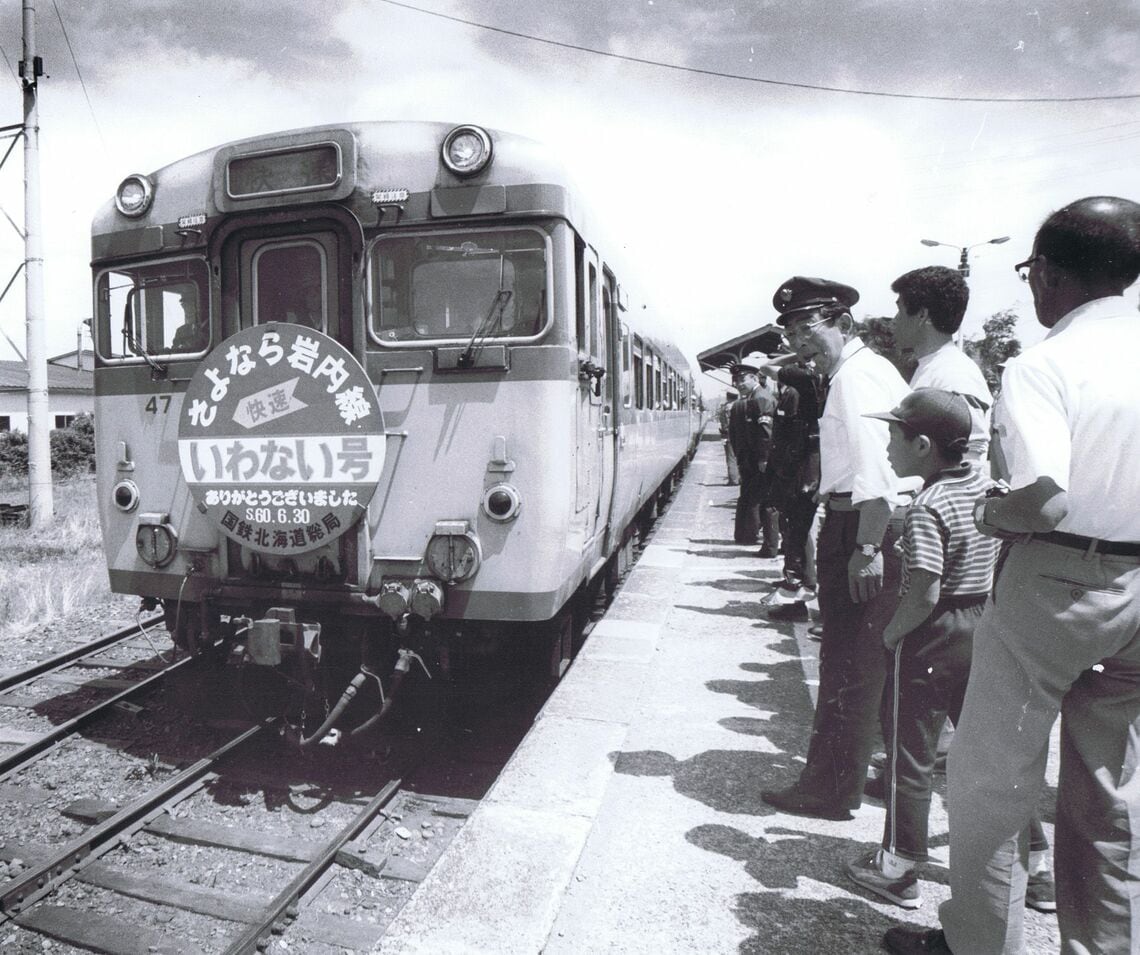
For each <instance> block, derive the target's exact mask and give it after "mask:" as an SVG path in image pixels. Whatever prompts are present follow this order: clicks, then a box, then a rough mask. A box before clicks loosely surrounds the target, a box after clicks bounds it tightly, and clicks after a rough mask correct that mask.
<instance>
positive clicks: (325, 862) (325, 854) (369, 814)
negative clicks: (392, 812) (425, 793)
mask: <svg viewBox="0 0 1140 955" xmlns="http://www.w3.org/2000/svg"><path fill="white" fill-rule="evenodd" d="M402 783H403V779H402V778H398V779H393V780H391V781H390V782H389V783H387V784H386V785H385V786H384V788H383V789H381V790H380V792H378V793H377V794H376V795H375V796H374V797H373V798H372V799H371V800H370V801H369V803H368V805H367V806H365V807H364V808H363V809H362V810H360V812H359V813H357V814H356V816H355V817H354V818H353V820H352V821H351V822H350V823H349V824H348V825H347V826H345V827H344V828H343V829H342V830H341V831H340V832H339V833H337V835H336V836H334V837H333V839H332V840H330V841H329V842H328V843H327V844H326V845H325V848H324V849H322V850H321V852H320V854H319V855H318V856H317V857H316V858H315V859H313V861H312V862H310V863H309V864H308V865H306V866H305V868H304V869H302V870H301V871H300V872H299V873H298V874H297V875H296V876H295V877H294V878H293V880H292V881H291V882H290V883H289V884H288V885H287V886H286V887H285V888H284V889H282V890H281V891H280V892H279V893H278V894H277V896H276V897H275V898H274V899H273V901H272V902H270V903H269V905H268V906H267V907H266V909H265V917H264V918H263V919H262V921H261V922H259V923H256V924H253V925H250V926H249V927H248V928H247V929H246V930H245V931H243V932H242V934H241V935H240V936H238V938H237V939H236V940H235V941H234V942H232V943H231V944H230V946H229V948H227V949H226V955H247V953H251V952H256V951H258V950H259V947H260V945H261V942H262V939H264V938H265V937H266V936H267V935H269V934H270V933H271V932H272V931H273V928H274V926H275V925H277V923H278V922H280V921H281V919H282V917H283V916H285V915H287V914H289V915H295V914H296V906H297V903H298V902H299V901H300V899H301V896H303V895H304V894H305V893H306V892H307V891H308V890H309V889H310V888H311V887H312V886H313V884H314V883H316V882H317V881H318V880H319V879H320V878H321V876H322V875H324V873H325V872H326V871H328V869H329V868H330V867H331V866H332V864H333V863H334V862H335V861H336V856H337V853H338V852H340V850H341V849H343V848H344V847H345V845H347V844H348V843H349V842H351V841H352V840H353V839H355V838H356V837H357V836H358V835H359V834H360V833H361V832H363V831H364V829H365V828H367V826H368V824H369V823H371V822H372V820H373V819H375V818H376V816H377V815H378V814H379V813H380V811H381V810H382V809H383V808H384V807H385V806H386V805H387V804H388V803H389V802H391V801H392V799H393V798H394V797H395V796H396V794H397V793H398V792H399V791H400V786H401V784H402Z"/></svg>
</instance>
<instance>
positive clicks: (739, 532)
mask: <svg viewBox="0 0 1140 955" xmlns="http://www.w3.org/2000/svg"><path fill="white" fill-rule="evenodd" d="M732 375H733V381H734V382H735V383H736V385H737V390H738V391H739V392H740V397H739V398H738V399H737V400H736V401H734V402H733V404H732V408H731V410H730V411H729V416H728V440H729V442H730V443H731V444H732V450H733V453H734V454H735V455H736V465H737V467H738V468H739V469H740V497H739V498H737V501H736V521H735V527H734V529H733V540H734V541H736V543H738V544H754V543H756V540H757V537H758V536H759V534H760V531H761V528H763V532H764V550H767V549H768V547H772V548H773V549H775V547H776V543H775V540H774V539H773V538H774V536H775V535H776V534H778V530H777V528H776V527H775V526H774V525H775V523H776V518H775V515H774V514H773V515H769V514H768V513H767V512H768V510H769V508H767V507H765V506H764V505H765V503H766V499H767V493H768V492H767V487H766V482H765V477H764V472H765V470H766V469H767V467H768V454H769V452H770V451H771V449H772V421H773V419H774V417H775V414H776V402H775V400H774V399H773V397H772V396H771V394H770V393H769V392H768V391H767V389H765V388H764V387H763V386H762V385H761V384H760V371H759V367H758V366H757V365H755V364H750V363H745V362H740V363H738V364H736V365H734V366H733V369H732Z"/></svg>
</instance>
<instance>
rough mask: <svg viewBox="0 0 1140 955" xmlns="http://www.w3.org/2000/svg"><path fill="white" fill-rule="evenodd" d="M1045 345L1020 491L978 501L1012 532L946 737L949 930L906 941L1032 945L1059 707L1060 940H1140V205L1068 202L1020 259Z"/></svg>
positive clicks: (900, 948) (1015, 384)
mask: <svg viewBox="0 0 1140 955" xmlns="http://www.w3.org/2000/svg"><path fill="white" fill-rule="evenodd" d="M1016 268H1017V270H1018V273H1019V274H1020V275H1021V277H1022V278H1023V279H1025V280H1026V281H1028V283H1029V287H1030V289H1031V290H1032V292H1033V300H1034V305H1035V307H1036V311H1037V318H1038V321H1039V322H1040V323H1041V324H1042V325H1044V326H1045V327H1046V328H1048V329H1050V331H1049V334H1048V335H1047V336H1046V337H1045V339H1044V341H1042V342H1041V343H1040V344H1038V345H1035V346H1034V347H1032V348H1030V349H1028V350H1027V351H1026V352H1024V353H1023V354H1021V355H1019V356H1017V357H1016V358H1013V359H1011V360H1010V361H1009V362H1008V363H1007V364H1006V368H1005V373H1004V374H1003V376H1002V392H1001V396H1000V398H999V400H998V403H997V406H996V408H995V410H994V444H995V446H994V448H993V454H992V457H993V459H994V462H995V465H997V467H998V469H999V472H1000V473H999V476H1000V477H1003V478H1005V479H1006V481H1007V482H1008V484H1009V486H1010V488H1012V490H1011V491H1010V492H1009V493H1008V494H1007V495H1005V496H1004V497H1000V496H999V497H986V498H983V499H981V500H980V501H978V503H977V504H976V505H975V509H974V520H975V523H976V524H977V526H978V529H979V530H981V531H982V532H983V533H989V534H991V535H993V536H999V537H1004V538H1007V539H1008V540H1009V541H1010V543H1009V545H1008V550H1007V551H1006V553H1005V556H1004V559H1003V560H999V565H998V570H997V573H996V575H995V581H994V591H993V595H992V598H991V600H990V602H989V603H988V604H987V605H986V610H985V613H984V615H983V617H982V620H981V622H980V623H979V625H978V628H977V631H976V632H975V635H974V662H973V668H972V670H971V675H970V683H969V688H968V689H967V691H966V702H965V706H964V709H963V713H962V720H961V725H960V726H959V727H958V730H957V732H956V734H955V739H954V743H953V745H952V747H951V750H950V765H949V773H948V778H949V794H948V802H949V811H950V885H951V890H952V897H951V898H950V900H949V901H948V902H946V903H944V904H943V905H942V907H941V909H940V911H939V916H940V918H941V921H942V929H940V930H930V931H914V930H910V929H905V928H894V929H891V930H890V931H888V932H887V934H886V937H885V938H884V945H885V946H886V947H887V949H888V950H890V951H892V952H896V953H911V952H941V953H946V952H957V953H958V955H988V953H999V952H1000V953H1019V952H1021V951H1022V950H1023V948H1024V937H1023V935H1024V929H1023V908H1022V901H1023V898H1024V894H1025V886H1026V882H1027V868H1028V864H1029V861H1030V859H1029V847H1028V839H1027V835H1026V824H1027V823H1028V821H1029V819H1030V817H1031V815H1032V813H1033V811H1034V809H1035V807H1036V805H1037V801H1038V798H1039V796H1040V794H1041V789H1042V787H1043V786H1044V781H1045V780H1044V776H1045V764H1046V761H1047V759H1048V753H1049V734H1050V731H1051V729H1052V727H1053V724H1054V722H1055V721H1056V718H1057V714H1058V713H1061V714H1062V716H1063V719H1062V720H1061V765H1060V781H1059V785H1058V791H1057V818H1056V831H1055V849H1054V859H1055V863H1056V864H1055V867H1054V871H1055V878H1056V886H1057V918H1058V924H1059V926H1060V930H1061V949H1062V951H1064V952H1066V953H1080V955H1092V953H1097V955H1115V953H1122V955H1123V953H1133V952H1136V951H1140V775H1138V774H1137V767H1138V766H1140V468H1137V466H1136V463H1137V449H1138V448H1140V376H1138V375H1137V356H1138V355H1140V315H1137V313H1136V309H1135V306H1134V304H1133V303H1131V302H1129V301H1127V300H1126V299H1125V298H1124V297H1123V293H1124V291H1125V290H1126V289H1127V288H1128V287H1129V286H1130V285H1132V283H1133V282H1135V281H1136V278H1137V276H1140V205H1138V204H1137V203H1134V202H1131V201H1129V200H1126V199H1118V198H1114V197H1104V196H1101V197H1091V198H1087V199H1081V200H1078V201H1077V202H1074V203H1071V204H1070V205H1068V206H1066V207H1065V208H1063V209H1061V210H1059V211H1058V212H1055V213H1053V215H1051V216H1050V217H1049V218H1048V219H1046V221H1045V223H1044V224H1043V225H1042V226H1041V228H1040V229H1039V230H1038V232H1037V237H1036V240H1035V241H1034V244H1033V254H1032V255H1031V256H1030V257H1029V258H1028V259H1026V261H1024V262H1022V263H1020V264H1019V265H1017V266H1016Z"/></svg>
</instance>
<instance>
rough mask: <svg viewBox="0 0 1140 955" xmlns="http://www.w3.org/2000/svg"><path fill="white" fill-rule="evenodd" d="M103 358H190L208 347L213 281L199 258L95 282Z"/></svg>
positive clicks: (117, 272)
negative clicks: (159, 356)
mask: <svg viewBox="0 0 1140 955" xmlns="http://www.w3.org/2000/svg"><path fill="white" fill-rule="evenodd" d="M96 300H97V305H98V316H97V326H96V339H97V345H98V348H99V355H100V356H101V357H102V358H105V359H124V358H140V359H145V358H148V357H150V356H152V355H165V356H177V355H192V354H200V353H202V352H204V351H205V350H206V349H207V348H208V347H209V345H210V317H209V277H208V273H207V270H206V263H205V262H204V261H202V260H201V259H182V260H175V261H167V262H159V263H151V264H148V265H140V266H137V267H127V268H118V269H109V270H108V271H106V272H103V273H101V274H100V275H99V278H98V281H97V283H96Z"/></svg>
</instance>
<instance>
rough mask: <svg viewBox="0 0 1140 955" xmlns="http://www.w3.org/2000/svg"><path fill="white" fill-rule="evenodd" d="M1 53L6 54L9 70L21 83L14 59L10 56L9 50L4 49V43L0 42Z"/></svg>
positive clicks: (5, 59)
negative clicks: (13, 62) (13, 63)
mask: <svg viewBox="0 0 1140 955" xmlns="http://www.w3.org/2000/svg"><path fill="white" fill-rule="evenodd" d="M0 53H2V54H3V55H4V62H5V64H7V66H8V72H10V73H11V74H12V79H14V80H15V81H16V82H17V83H19V82H20V77H19V76H17V75H16V68H15V67H14V66H13V65H12V60H11V59H10V58H9V56H8V51H7V50H6V49H4V44H2V43H0Z"/></svg>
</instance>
